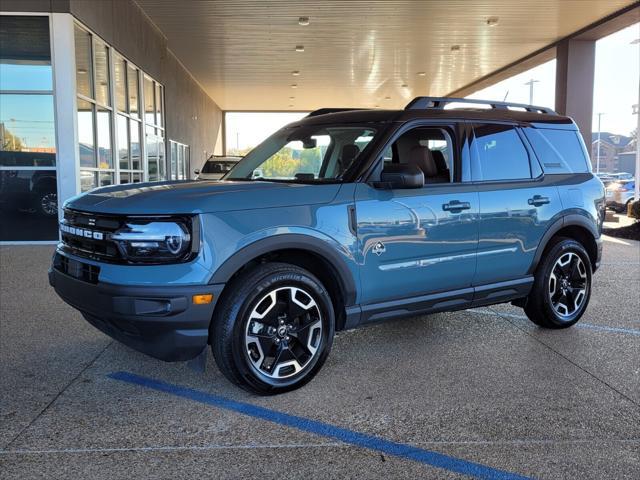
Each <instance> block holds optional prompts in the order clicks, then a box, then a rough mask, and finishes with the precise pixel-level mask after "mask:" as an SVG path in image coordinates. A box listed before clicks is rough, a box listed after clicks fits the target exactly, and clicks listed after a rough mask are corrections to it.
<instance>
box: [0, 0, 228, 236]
mask: <svg viewBox="0 0 640 480" xmlns="http://www.w3.org/2000/svg"><path fill="white" fill-rule="evenodd" d="M2 9H3V10H4V11H3V12H1V13H0V241H54V240H57V238H58V229H57V223H58V218H59V215H60V208H59V205H58V198H62V199H66V198H69V197H71V196H73V195H76V194H78V193H81V192H84V191H87V190H89V189H92V188H95V187H98V186H104V185H114V184H125V183H138V182H144V181H155V180H166V179H176V180H178V179H185V178H189V177H190V174H189V172H191V171H192V170H193V168H197V167H198V166H199V165H200V164H202V163H203V162H204V161H205V160H206V158H207V157H208V156H209V155H210V154H211V153H213V152H214V151H215V150H216V140H217V138H218V135H219V133H218V132H219V131H220V130H221V125H222V111H221V110H220V108H218V106H217V105H216V103H215V102H214V101H213V100H212V99H211V98H210V97H209V96H208V95H207V94H206V93H205V92H204V90H203V89H202V88H201V87H200V85H199V84H198V83H197V82H196V81H195V80H194V79H193V77H192V75H191V74H190V73H189V72H188V71H187V70H186V69H185V67H183V66H182V64H181V63H180V62H179V61H178V60H177V58H176V57H175V56H174V55H173V53H172V52H171V51H170V50H169V49H168V48H167V42H166V39H165V38H164V37H163V36H162V33H161V32H160V31H159V30H158V29H157V27H155V26H154V25H153V24H152V23H151V21H150V20H149V19H148V17H147V16H146V15H145V14H144V12H143V11H142V10H141V9H140V8H139V7H138V6H137V4H135V3H134V2H128V1H118V0H102V1H100V2H51V1H49V0H43V1H37V0H35V1H29V2H12V1H3V2H2ZM21 9H28V10H29V11H21ZM217 148H218V150H221V145H218V147H217Z"/></svg>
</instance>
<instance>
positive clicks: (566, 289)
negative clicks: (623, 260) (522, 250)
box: [524, 238, 591, 328]
mask: <svg viewBox="0 0 640 480" xmlns="http://www.w3.org/2000/svg"><path fill="white" fill-rule="evenodd" d="M590 296H591V262H590V260H589V255H588V254H587V252H586V251H585V249H584V247H583V246H582V244H580V243H579V242H576V241H575V240H572V239H570V238H558V239H556V240H555V241H554V243H553V244H552V245H550V247H549V248H547V251H546V252H545V254H544V257H543V258H542V260H541V262H540V265H539V266H538V269H537V270H536V274H535V280H534V284H533V288H532V290H531V293H530V294H529V297H528V298H527V302H526V306H525V309H524V310H525V313H526V314H527V317H529V319H530V320H531V321H532V322H533V323H535V324H536V325H539V326H541V327H545V328H567V327H570V326H571V325H573V324H575V323H576V322H577V321H578V320H580V317H581V316H582V314H583V313H584V311H585V310H586V308H587V305H588V303H589V298H590Z"/></svg>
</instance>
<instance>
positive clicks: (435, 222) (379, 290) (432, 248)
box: [355, 125, 479, 305]
mask: <svg viewBox="0 0 640 480" xmlns="http://www.w3.org/2000/svg"><path fill="white" fill-rule="evenodd" d="M454 128H456V127H455V126H453V125H452V126H433V125H429V126H420V127H416V128H413V129H409V130H408V131H406V133H403V134H401V135H400V136H399V138H398V139H397V140H395V141H394V142H393V143H392V146H391V147H390V148H389V149H388V150H387V153H386V155H385V159H384V160H385V161H386V162H391V163H410V162H412V159H411V156H414V157H415V156H421V157H422V158H426V161H427V162H432V164H431V166H432V167H433V166H434V165H435V171H434V169H433V168H431V167H429V166H428V165H427V166H426V167H425V168H426V169H427V171H426V172H425V182H426V183H425V186H424V187H423V188H417V189H383V188H376V186H375V183H373V182H369V183H360V184H358V185H357V187H356V192H355V202H356V218H357V237H358V245H359V250H360V254H361V264H362V265H361V285H362V297H361V303H362V304H363V305H366V304H374V303H378V302H383V301H388V300H395V299H410V298H412V297H416V296H420V295H425V294H429V293H436V292H445V291H451V290H457V289H464V288H470V287H471V284H472V280H473V276H474V273H475V268H476V250H477V247H478V214H479V203H478V194H477V192H476V191H475V190H474V188H473V187H472V186H470V185H465V184H462V183H460V182H459V179H460V178H461V175H460V172H459V171H458V170H459V169H460V168H461V167H460V165H461V161H460V160H459V156H460V152H461V148H460V147H459V146H458V145H456V144H454V143H453V141H452V139H454V138H456V135H454V130H453V129H454ZM413 163H415V159H414V160H413ZM421 168H422V167H421ZM454 170H456V171H454Z"/></svg>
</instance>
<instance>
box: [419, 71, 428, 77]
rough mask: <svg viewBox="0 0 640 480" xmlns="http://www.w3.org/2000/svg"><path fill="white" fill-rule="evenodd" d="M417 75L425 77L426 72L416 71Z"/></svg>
mask: <svg viewBox="0 0 640 480" xmlns="http://www.w3.org/2000/svg"><path fill="white" fill-rule="evenodd" d="M418 76H419V77H426V76H427V72H418Z"/></svg>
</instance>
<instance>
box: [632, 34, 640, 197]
mask: <svg viewBox="0 0 640 480" xmlns="http://www.w3.org/2000/svg"><path fill="white" fill-rule="evenodd" d="M631 45H638V56H640V38H636V39H635V40H634V41H633V42H631ZM638 67H639V68H640V65H639V66H638ZM635 114H636V115H637V116H638V123H637V125H636V172H635V177H636V181H635V182H634V183H635V185H636V186H635V188H634V189H633V199H634V200H635V201H636V202H637V201H639V200H640V75H638V103H637V104H636V105H635Z"/></svg>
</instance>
